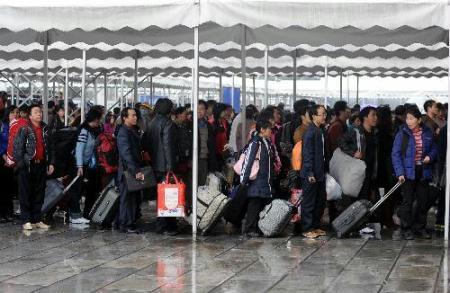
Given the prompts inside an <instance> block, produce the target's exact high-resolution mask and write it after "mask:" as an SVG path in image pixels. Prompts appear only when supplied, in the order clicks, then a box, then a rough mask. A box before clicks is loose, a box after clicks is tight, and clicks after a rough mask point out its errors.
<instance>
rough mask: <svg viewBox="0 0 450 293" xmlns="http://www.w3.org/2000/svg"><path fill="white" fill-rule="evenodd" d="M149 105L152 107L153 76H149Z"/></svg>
mask: <svg viewBox="0 0 450 293" xmlns="http://www.w3.org/2000/svg"><path fill="white" fill-rule="evenodd" d="M150 105H153V75H150Z"/></svg>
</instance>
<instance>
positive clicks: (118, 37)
mask: <svg viewBox="0 0 450 293" xmlns="http://www.w3.org/2000/svg"><path fill="white" fill-rule="evenodd" d="M0 9H1V7H0ZM0 27H1V26H0ZM199 38H200V43H205V42H208V43H213V44H223V43H226V42H229V41H232V42H235V43H238V44H240V43H241V26H240V25H236V26H232V27H221V26H219V25H217V24H216V23H206V24H203V25H202V26H201V27H200V34H199ZM42 39H43V37H42V33H39V32H37V31H35V30H32V29H25V30H22V31H18V32H14V31H11V30H8V29H6V28H2V29H1V30H0V45H9V44H12V43H19V44H22V45H27V44H30V43H34V42H39V41H41V40H42ZM48 40H49V42H50V44H52V43H55V42H63V43H65V44H75V43H79V42H82V43H86V44H89V45H93V44H97V43H99V42H103V43H106V44H109V45H117V44H121V43H124V44H128V45H139V44H149V45H158V44H161V43H166V44H170V45H179V44H182V43H189V44H193V30H192V29H191V28H189V27H186V26H175V27H173V28H170V29H162V28H159V27H156V26H149V27H146V28H145V29H142V30H135V29H132V28H130V27H124V28H121V29H120V30H117V31H112V30H108V29H105V28H99V29H96V30H93V31H84V30H82V29H74V30H70V31H62V30H58V29H50V30H48ZM440 42H443V43H446V44H448V31H447V29H445V28H443V27H439V26H432V27H427V28H424V29H416V28H414V27H409V26H402V27H399V28H396V29H392V30H389V29H386V28H383V27H380V26H372V27H370V28H368V29H359V28H355V27H342V28H339V29H331V28H329V27H325V26H319V27H316V28H313V29H306V28H304V27H299V26H289V27H287V28H284V29H279V28H276V27H273V26H269V25H265V26H263V27H259V28H256V29H250V28H247V37H246V43H247V44H254V43H262V44H265V45H269V46H273V45H277V44H286V45H288V46H294V47H295V46H298V45H301V44H307V45H310V46H322V45H332V46H335V47H342V46H345V45H354V46H365V45H368V44H373V45H376V46H388V45H391V44H397V45H400V46H409V45H411V44H415V43H419V44H423V45H434V44H437V43H440Z"/></svg>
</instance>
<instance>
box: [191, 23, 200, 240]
mask: <svg viewBox="0 0 450 293" xmlns="http://www.w3.org/2000/svg"><path fill="white" fill-rule="evenodd" d="M198 33H199V28H198V26H197V27H195V28H194V66H193V67H192V69H193V76H192V79H193V80H192V81H193V83H192V96H193V98H192V102H193V103H192V105H191V106H192V111H193V116H194V117H193V120H194V121H193V122H194V126H193V134H194V136H193V146H192V237H193V240H194V241H195V240H196V239H197V190H198V112H197V109H198V89H199V72H198V70H199V59H200V58H199V40H198Z"/></svg>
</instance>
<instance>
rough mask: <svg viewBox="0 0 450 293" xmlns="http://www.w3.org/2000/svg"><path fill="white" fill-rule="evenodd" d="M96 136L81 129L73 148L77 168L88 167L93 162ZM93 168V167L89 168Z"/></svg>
mask: <svg viewBox="0 0 450 293" xmlns="http://www.w3.org/2000/svg"><path fill="white" fill-rule="evenodd" d="M95 143H96V135H95V134H94V133H93V132H92V131H89V130H88V129H86V128H84V127H83V128H81V130H80V134H79V135H78V139H77V146H76V147H75V160H76V164H77V167H83V166H89V165H91V164H92V162H93V161H92V160H93V159H94V162H95ZM90 167H95V166H92V165H91V166H90Z"/></svg>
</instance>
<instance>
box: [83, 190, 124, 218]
mask: <svg viewBox="0 0 450 293" xmlns="http://www.w3.org/2000/svg"><path fill="white" fill-rule="evenodd" d="M119 197H120V193H119V190H118V189H117V188H116V187H115V186H114V181H111V183H109V184H108V185H107V186H106V187H105V189H103V191H102V192H101V193H100V196H99V197H98V199H97V200H96V201H95V203H94V205H93V206H92V209H91V212H90V213H89V217H90V218H91V222H92V223H94V224H97V225H108V224H110V223H111V222H112V221H113V219H114V217H115V216H116V213H117V210H118V208H119Z"/></svg>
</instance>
